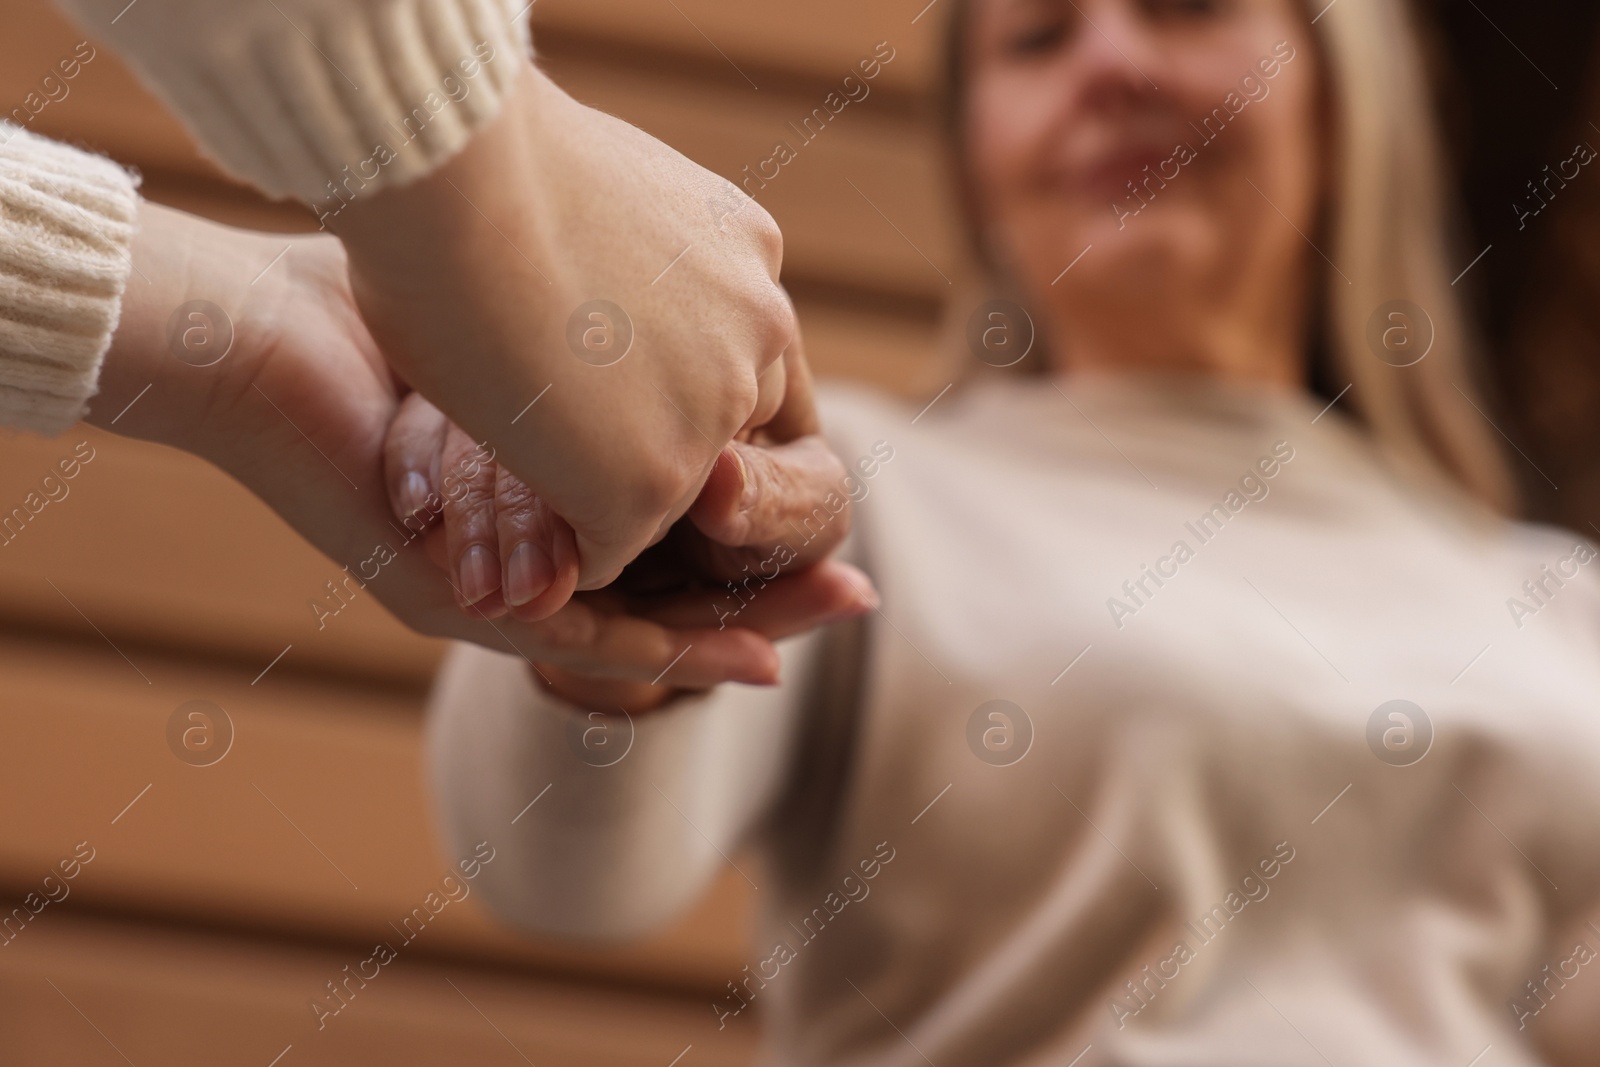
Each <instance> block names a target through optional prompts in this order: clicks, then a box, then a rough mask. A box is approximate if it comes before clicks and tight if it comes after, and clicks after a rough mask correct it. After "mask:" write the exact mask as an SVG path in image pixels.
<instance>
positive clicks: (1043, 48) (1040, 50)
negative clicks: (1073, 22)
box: [1005, 14, 1067, 56]
mask: <svg viewBox="0 0 1600 1067" xmlns="http://www.w3.org/2000/svg"><path fill="white" fill-rule="evenodd" d="M1066 39H1067V20H1066V19H1065V18H1064V17H1062V16H1060V15H1056V14H1040V15H1038V16H1035V17H1031V18H1029V19H1027V20H1025V21H1023V22H1022V23H1020V24H1018V25H1016V26H1014V27H1011V28H1010V29H1009V30H1008V31H1007V32H1006V36H1005V51H1006V53H1007V54H1008V55H1013V56H1037V55H1043V54H1046V53H1048V52H1052V51H1054V50H1055V49H1057V48H1059V47H1060V46H1061V44H1062V42H1063V41H1065V40H1066Z"/></svg>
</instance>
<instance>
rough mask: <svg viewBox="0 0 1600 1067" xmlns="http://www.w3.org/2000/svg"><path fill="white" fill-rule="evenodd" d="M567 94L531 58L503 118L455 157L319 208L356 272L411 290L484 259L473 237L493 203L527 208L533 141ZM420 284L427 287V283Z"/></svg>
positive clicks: (516, 77) (351, 191) (510, 92)
mask: <svg viewBox="0 0 1600 1067" xmlns="http://www.w3.org/2000/svg"><path fill="white" fill-rule="evenodd" d="M553 95H562V94H561V90H560V89H558V88H556V86H555V84H554V83H553V82H551V81H550V79H549V78H548V77H546V76H545V75H544V74H543V72H541V71H540V70H539V69H538V68H536V67H535V66H534V65H533V63H532V62H531V61H530V60H528V59H526V58H521V59H519V66H518V68H517V71H516V74H515V75H514V78H513V80H512V83H511V85H510V86H509V87H508V89H507V92H506V95H505V99H504V101H503V102H502V104H501V106H500V110H499V112H498V113H497V114H496V115H495V117H494V118H493V119H492V120H490V121H489V122H488V123H486V124H485V125H484V126H483V127H482V128H481V129H479V130H478V131H476V133H475V134H474V135H473V137H472V139H471V140H470V141H468V142H467V143H466V145H465V147H463V148H462V149H461V151H459V152H457V153H456V154H455V155H453V156H451V157H450V158H449V159H447V160H445V161H444V162H443V163H441V164H440V165H439V166H437V167H435V168H434V169H433V170H431V171H429V172H428V173H427V174H425V175H423V176H422V177H420V178H417V179H416V180H414V181H411V182H408V183H406V184H404V185H398V186H389V187H385V188H382V189H378V190H375V191H372V192H367V191H365V190H363V189H361V188H359V187H356V188H353V189H348V188H347V189H345V190H344V192H346V193H347V194H348V199H345V198H343V197H339V198H335V199H334V201H332V202H331V203H329V204H326V205H322V206H318V207H317V208H316V209H315V210H316V211H317V214H318V220H319V221H320V222H321V224H322V226H323V228H324V229H326V230H329V231H331V232H332V233H334V234H336V235H337V236H338V237H339V239H340V240H341V241H342V242H343V243H344V246H345V249H346V250H347V252H348V253H349V256H350V264H351V270H352V273H354V274H356V275H358V276H361V277H364V278H366V279H368V280H369V281H381V282H382V283H383V284H384V285H385V286H386V287H387V286H390V285H394V286H400V287H404V286H405V285H406V283H407V282H408V281H413V280H417V279H418V271H419V270H420V271H421V272H422V274H423V275H424V276H426V275H428V274H432V273H437V272H440V271H444V270H449V269H451V266H452V262H451V261H452V260H453V259H454V258H455V257H456V256H458V255H459V256H472V255H477V254H481V252H482V248H481V245H478V244H475V243H474V242H473V241H471V240H470V239H469V238H468V236H467V235H469V234H472V233H475V232H476V231H477V230H478V229H480V228H481V227H482V225H483V219H484V216H483V215H482V214H480V211H487V213H488V214H489V215H490V217H493V216H494V215H495V212H494V211H493V210H491V209H489V208H486V207H484V206H483V205H485V204H486V203H488V202H490V201H494V200H500V199H505V200H506V202H510V203H521V202H523V201H522V200H520V199H510V197H516V198H525V197H526V195H527V194H528V192H529V189H528V188H527V186H526V185H521V186H519V184H518V183H519V180H520V178H521V177H522V176H525V175H527V174H528V173H529V170H530V166H531V164H532V162H533V161H534V159H535V158H536V153H535V152H534V146H533V144H532V139H533V136H532V135H533V131H535V130H536V129H538V127H539V122H538V117H539V114H540V112H541V111H542V110H543V109H545V108H547V107H548V106H549V101H550V99H551V97H552V96H553ZM419 287H420V286H419Z"/></svg>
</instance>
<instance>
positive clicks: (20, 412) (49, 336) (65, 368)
mask: <svg viewBox="0 0 1600 1067" xmlns="http://www.w3.org/2000/svg"><path fill="white" fill-rule="evenodd" d="M134 187H135V180H134V178H133V177H132V176H131V175H129V174H128V173H127V172H126V171H124V170H123V169H122V168H121V167H118V166H117V165H116V164H115V163H112V162H111V161H110V160H108V159H104V158H102V157H100V156H96V155H93V154H91V153H88V152H82V151H79V150H78V149H75V148H69V147H68V146H66V145H62V144H57V143H55V142H53V141H50V140H47V139H45V138H43V137H35V136H33V135H32V134H29V133H25V132H23V131H20V130H18V129H16V128H15V127H12V126H8V125H5V124H3V123H0V425H3V426H10V427H15V428H17V429H22V430H31V431H34V432H36V433H43V434H57V433H61V432H63V431H64V430H66V429H67V428H68V427H70V426H71V425H72V424H73V423H75V422H77V421H78V420H79V419H80V418H82V417H83V413H84V405H85V402H86V401H87V400H88V399H89V398H90V397H91V396H93V395H94V393H95V387H96V382H97V380H98V379H99V376H100V362H101V360H102V359H104V358H105V354H106V349H107V348H109V347H110V345H111V335H112V333H113V332H114V331H115V330H116V328H117V316H118V312H119V311H120V309H121V305H122V291H123V289H124V287H125V286H126V285H127V283H128V277H129V274H130V272H131V270H132V264H131V260H130V258H129V257H130V249H131V247H132V244H133V233H134V220H135V215H136V213H137V210H138V200H139V198H138V194H137V193H136V192H135V189H134Z"/></svg>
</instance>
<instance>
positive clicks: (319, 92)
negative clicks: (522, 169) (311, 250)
mask: <svg viewBox="0 0 1600 1067" xmlns="http://www.w3.org/2000/svg"><path fill="white" fill-rule="evenodd" d="M60 2H61V6H62V7H63V8H65V9H66V10H67V11H69V12H70V13H71V14H72V15H73V16H74V17H76V18H77V20H78V22H79V23H80V24H81V25H82V27H83V29H84V31H85V32H86V33H89V34H91V35H93V36H94V37H95V38H97V39H100V40H104V41H106V42H107V43H109V44H110V45H112V47H114V48H115V49H116V51H117V53H118V54H119V55H120V56H121V57H122V58H123V59H125V60H127V62H128V63H129V64H131V65H132V66H133V68H134V70H136V71H137V72H138V74H139V76H140V78H141V79H143V80H144V82H145V83H146V84H148V85H149V86H150V87H151V88H153V89H154V90H155V91H156V93H157V94H158V95H159V96H160V97H161V98H162V99H163V100H165V101H166V103H167V104H168V106H170V107H171V108H172V110H173V111H174V112H176V113H177V114H178V115H179V116H180V117H181V118H182V119H183V120H184V122H186V123H187V124H188V126H189V128H190V130H191V132H193V133H194V134H195V136H196V138H197V139H198V140H199V142H200V144H201V145H202V146H203V147H204V148H205V149H206V151H207V152H208V153H210V154H211V155H212V156H213V157H214V158H215V159H216V160H217V162H219V163H220V164H221V165H222V166H223V167H224V168H225V169H226V170H228V171H229V172H230V173H232V174H234V175H236V176H237V177H239V178H242V179H244V180H245V181H248V182H249V183H250V184H252V185H254V186H256V187H257V188H258V189H261V190H262V191H263V192H265V193H266V194H267V195H268V196H273V197H295V198H298V199H300V200H303V201H305V202H306V203H309V204H313V205H315V204H317V203H319V202H321V201H324V200H327V199H328V198H329V197H331V196H333V195H335V193H336V190H338V189H340V188H344V189H346V191H347V192H348V191H352V190H356V189H360V190H362V191H371V190H375V189H378V188H383V187H386V186H389V185H398V184H404V183H406V182H408V181H411V180H413V179H415V178H417V177H420V176H421V175H423V174H425V173H427V172H428V171H429V170H431V169H433V168H434V167H436V166H437V165H438V164H439V163H441V162H442V161H443V160H445V159H447V158H448V157H449V156H451V155H453V154H454V153H455V152H456V151H458V150H459V149H460V148H462V147H463V146H464V145H465V144H466V143H467V141H468V139H470V138H471V136H472V134H473V132H474V131H475V130H477V129H478V128H479V127H480V126H482V125H483V124H484V123H486V122H488V121H489V120H490V119H492V118H493V117H494V116H495V114H497V113H498V111H499V109H500V104H501V102H502V101H503V99H504V97H505V93H506V90H507V89H508V88H509V86H510V85H511V84H512V82H513V81H514V79H515V76H516V72H517V69H518V60H519V58H520V57H522V56H524V55H526V54H527V52H528V51H529V49H530V47H531V44H530V38H529V30H528V23H527V20H526V18H524V17H522V16H523V15H525V13H526V11H527V8H528V5H527V4H526V3H521V2H516V0H134V2H133V3H129V2H128V0H60ZM380 146H381V147H382V148H383V149H386V151H379V149H380Z"/></svg>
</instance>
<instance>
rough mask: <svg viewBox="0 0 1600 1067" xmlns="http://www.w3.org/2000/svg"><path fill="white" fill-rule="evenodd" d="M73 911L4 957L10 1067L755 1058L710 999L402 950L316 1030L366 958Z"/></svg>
mask: <svg viewBox="0 0 1600 1067" xmlns="http://www.w3.org/2000/svg"><path fill="white" fill-rule="evenodd" d="M90 870H92V867H91V868H90ZM83 877H84V878H88V877H89V874H87V873H86V874H85V875H84V876H83ZM56 907H60V908H61V909H62V910H61V912H60V913H59V914H57V913H55V912H54V908H56ZM71 907H72V905H71V903H70V898H69V900H68V902H66V903H63V904H61V905H52V907H51V909H50V910H47V911H45V912H43V913H41V914H40V916H39V918H38V920H37V923H38V928H37V929H30V931H29V933H28V935H27V936H28V940H27V941H26V942H24V941H23V940H22V939H20V938H19V939H18V940H17V941H16V942H15V943H14V944H13V945H11V946H10V947H9V948H7V949H5V950H4V951H3V952H0V999H4V1001H5V1004H6V1011H5V1014H4V1019H3V1021H0V1062H4V1063H8V1064H19V1065H20V1064H30V1065H31V1064H72V1065H74V1067H101V1065H104V1067H121V1065H124V1064H127V1063H135V1064H140V1065H148V1064H161V1065H163V1067H216V1065H217V1064H240V1065H249V1067H268V1065H269V1064H275V1065H279V1067H367V1065H373V1067H377V1065H382V1067H388V1065H391V1064H449V1065H455V1064H473V1065H475V1067H523V1065H525V1064H528V1063H536V1064H541V1065H542V1064H585V1065H592V1067H667V1065H668V1064H671V1063H673V1062H675V1061H674V1057H677V1056H680V1055H682V1054H683V1053H684V1052H685V1051H686V1049H688V1048H691V1047H692V1050H693V1051H692V1052H690V1053H689V1055H688V1056H684V1058H683V1060H682V1061H681V1062H682V1063H683V1064H685V1065H688V1064H693V1065H695V1067H737V1065H741V1064H748V1063H751V1062H753V1060H754V1059H755V1045H756V1034H755V1027H754V1026H752V1025H750V1023H749V1021H748V1020H747V1019H743V1020H732V1021H731V1022H730V1023H729V1025H728V1026H727V1027H726V1028H725V1029H721V1030H719V1029H718V1028H717V1026H716V1025H715V1023H714V1021H713V1016H712V1013H711V1011H710V1009H709V1006H708V1005H709V1002H708V1001H703V1000H701V999H687V998H675V997H663V996H651V995H645V994H640V993H629V992H625V991H615V990H599V989H595V988H590V987H582V986H572V985H557V984H554V983H551V982H549V981H540V980H536V979H530V978H524V977H519V976H515V975H511V974H504V973H486V972H482V971H478V972H473V971H468V970H465V969H463V968H460V967H452V966H441V965H439V964H437V963H435V962H433V961H428V960H423V959H417V958H412V957H409V956H408V955H406V954H405V953H404V951H403V950H402V952H401V953H400V954H399V955H398V956H397V958H395V959H394V960H393V962H391V963H388V964H386V965H384V966H382V967H381V968H380V969H379V970H378V971H377V977H375V978H373V979H372V980H371V981H370V982H366V983H365V984H364V985H357V984H355V983H354V982H352V983H351V985H350V986H349V987H348V989H349V994H348V1000H347V1001H346V1003H345V1004H344V1006H343V1007H342V1008H341V1009H340V1010H339V1012H338V1014H337V1015H331V1016H325V1017H323V1018H322V1023H323V1025H322V1027H321V1028H320V1029H319V1028H318V1017H317V1015H316V1014H315V1013H314V1012H313V1011H312V1010H311V1007H310V1002H311V1000H312V998H313V997H316V996H317V995H318V994H323V995H326V983H327V982H329V981H333V980H335V979H342V978H343V977H344V976H345V971H344V968H345V967H346V966H347V965H350V966H352V967H353V966H355V965H358V964H360V963H361V962H362V961H364V960H365V959H366V958H367V954H366V952H362V951H356V950H353V949H352V950H339V949H331V948H315V947H297V946H293V945H285V944H268V943H264V942H261V941H259V940H254V939H247V938H240V937H223V936H216V935H207V934H197V933H192V932H179V931H173V930H169V929H161V928H154V929H152V928H141V927H139V926H136V925H133V924H128V923H115V922H106V921H99V920H95V919H92V918H84V917H82V916H81V915H80V914H79V913H78V912H75V911H72V910H70V909H71ZM364 969H365V971H366V973H367V974H372V973H373V971H372V968H370V967H368V968H364ZM334 1003H337V1002H336V1001H335V1002H334ZM278 1057H281V1059H279V1058H278Z"/></svg>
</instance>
